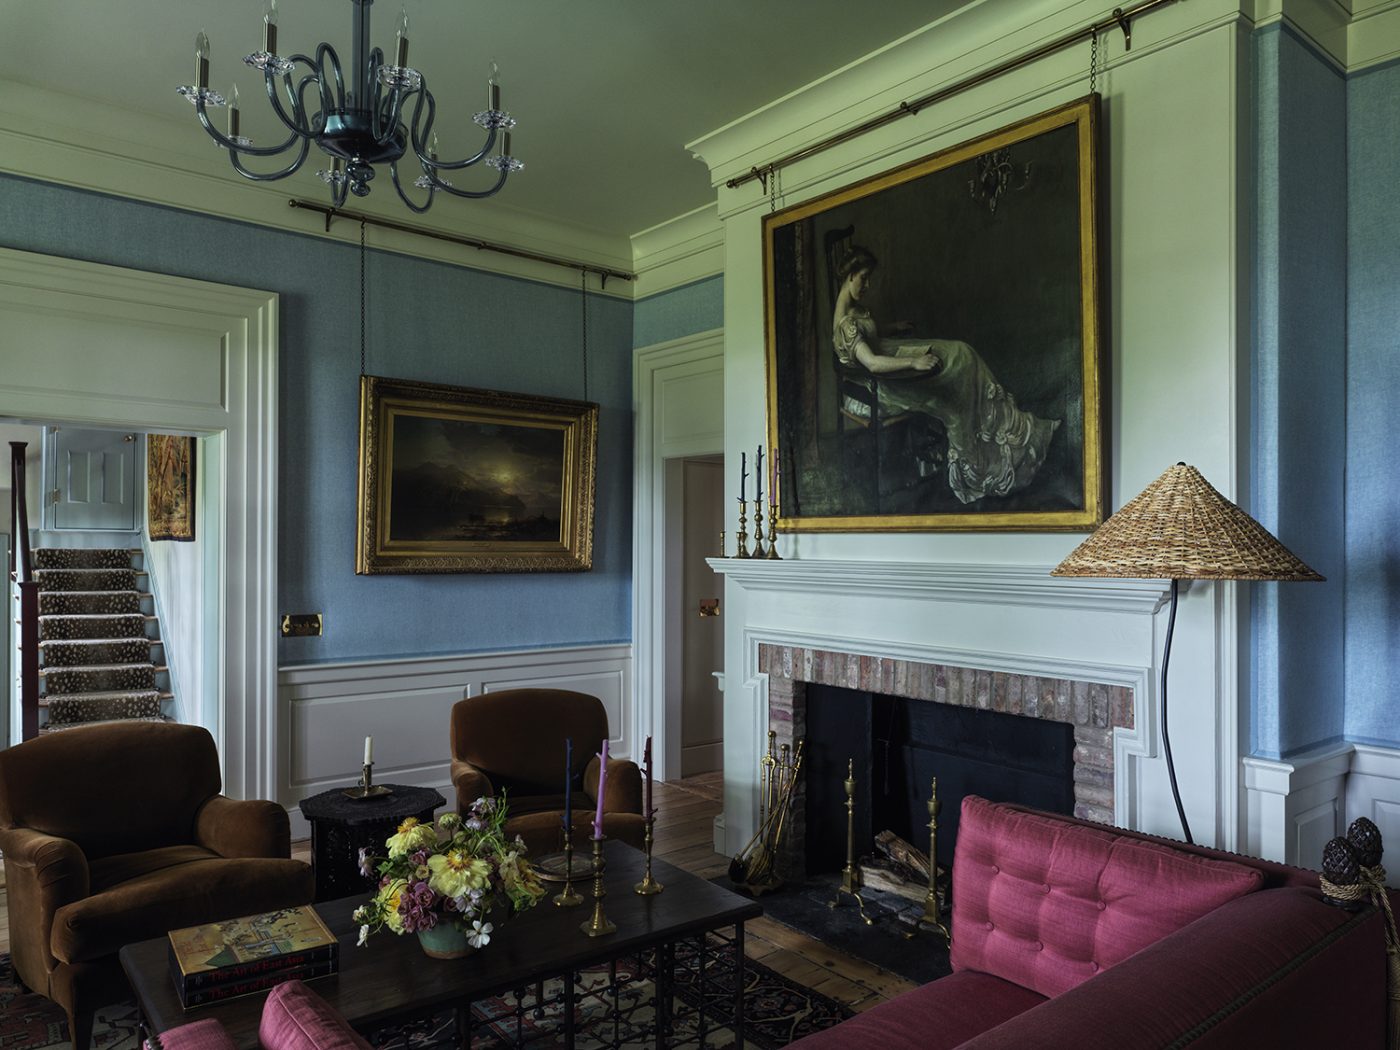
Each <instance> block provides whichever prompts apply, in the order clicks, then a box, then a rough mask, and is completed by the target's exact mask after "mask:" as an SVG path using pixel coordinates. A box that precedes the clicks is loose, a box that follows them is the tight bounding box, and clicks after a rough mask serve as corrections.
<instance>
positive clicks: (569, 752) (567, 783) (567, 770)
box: [564, 736, 574, 834]
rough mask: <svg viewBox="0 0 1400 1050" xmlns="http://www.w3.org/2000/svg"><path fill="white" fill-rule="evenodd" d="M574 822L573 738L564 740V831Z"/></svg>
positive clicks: (566, 831)
mask: <svg viewBox="0 0 1400 1050" xmlns="http://www.w3.org/2000/svg"><path fill="white" fill-rule="evenodd" d="M573 822H574V738H573V737H571V736H570V737H565V738H564V831H565V833H566V834H567V833H568V830H569V827H570V825H572V824H573Z"/></svg>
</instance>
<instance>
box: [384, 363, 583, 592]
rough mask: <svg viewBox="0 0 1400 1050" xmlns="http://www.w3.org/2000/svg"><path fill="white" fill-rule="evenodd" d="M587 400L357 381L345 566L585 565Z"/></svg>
mask: <svg viewBox="0 0 1400 1050" xmlns="http://www.w3.org/2000/svg"><path fill="white" fill-rule="evenodd" d="M596 444H597V406H595V405H592V404H588V403H586V402H578V401H563V400H559V399H553V398H539V397H531V396H529V395H524V394H506V393H500V392H496V391H485V390H473V389H470V388H467V387H452V386H442V385H439V384H428V383H413V382H408V381H402V380H391V379H384V378H381V377H378V376H365V377H363V378H362V380H361V414H360V522H359V543H358V545H357V547H358V549H357V559H356V560H357V565H356V571H357V572H360V573H366V574H374V573H415V572H542V571H545V572H547V571H571V570H582V569H588V568H590V567H591V564H592V536H593V494H594V460H595V456H596Z"/></svg>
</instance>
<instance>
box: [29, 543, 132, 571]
mask: <svg viewBox="0 0 1400 1050" xmlns="http://www.w3.org/2000/svg"><path fill="white" fill-rule="evenodd" d="M140 553H141V548H140V547H35V548H34V567H35V568H36V569H129V568H131V556H132V555H133V554H140Z"/></svg>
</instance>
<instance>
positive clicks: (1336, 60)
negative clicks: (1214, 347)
mask: <svg viewBox="0 0 1400 1050" xmlns="http://www.w3.org/2000/svg"><path fill="white" fill-rule="evenodd" d="M1351 18H1352V15H1351V12H1349V11H1348V10H1347V9H1346V8H1345V7H1343V6H1342V4H1340V3H1338V0H1256V3H1255V5H1254V26H1255V28H1256V29H1262V28H1264V27H1265V26H1269V25H1274V24H1275V23H1278V22H1283V23H1285V24H1287V25H1288V27H1289V28H1290V29H1292V30H1294V31H1295V32H1297V33H1298V34H1300V35H1301V36H1303V37H1306V38H1307V39H1308V40H1309V41H1310V42H1311V43H1312V44H1313V46H1314V47H1316V48H1317V49H1318V50H1320V51H1322V52H1323V53H1324V54H1325V55H1326V56H1327V57H1328V58H1330V59H1331V60H1332V62H1333V64H1334V65H1336V66H1337V67H1338V68H1339V69H1341V70H1345V69H1346V68H1347V50H1348V41H1347V26H1348V24H1349V23H1350V22H1351Z"/></svg>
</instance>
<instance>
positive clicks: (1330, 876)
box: [1322, 838, 1361, 886]
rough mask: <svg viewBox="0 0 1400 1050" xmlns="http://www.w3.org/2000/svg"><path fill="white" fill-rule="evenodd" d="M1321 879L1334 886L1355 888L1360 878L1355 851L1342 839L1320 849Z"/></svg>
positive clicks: (1359, 868)
mask: <svg viewBox="0 0 1400 1050" xmlns="http://www.w3.org/2000/svg"><path fill="white" fill-rule="evenodd" d="M1322 877H1323V878H1325V879H1326V880H1327V881H1328V882H1330V883H1332V884H1333V885H1334V886H1355V885H1356V883H1357V881H1358V880H1359V879H1360V878H1361V864H1360V862H1359V861H1358V860H1357V859H1356V850H1354V849H1352V847H1351V843H1350V842H1348V841H1347V840H1346V839H1344V838H1335V839H1333V840H1332V841H1330V842H1329V843H1327V845H1325V846H1323V847H1322Z"/></svg>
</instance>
